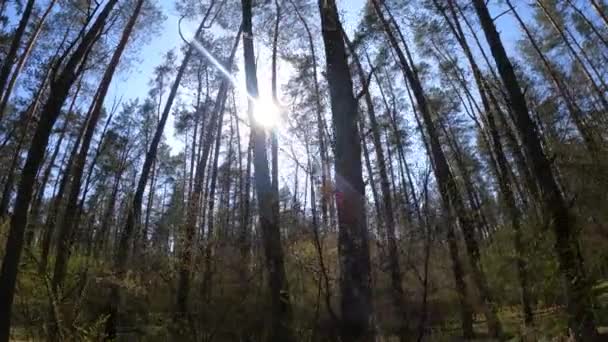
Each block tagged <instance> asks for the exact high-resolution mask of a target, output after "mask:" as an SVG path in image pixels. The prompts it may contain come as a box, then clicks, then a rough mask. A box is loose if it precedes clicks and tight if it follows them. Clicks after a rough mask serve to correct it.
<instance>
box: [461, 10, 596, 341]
mask: <svg viewBox="0 0 608 342" xmlns="http://www.w3.org/2000/svg"><path fill="white" fill-rule="evenodd" d="M473 5H474V7H475V11H476V12H477V16H478V17H479V21H480V23H481V26H482V28H483V31H484V33H485V36H486V40H487V42H488V45H489V46H490V49H491V51H492V55H493V56H494V60H495V61H496V66H497V67H498V71H499V73H500V76H501V78H502V80H503V83H504V85H505V87H506V90H507V95H508V97H509V99H510V102H511V106H512V107H513V111H514V114H515V125H516V126H517V129H518V131H519V133H520V135H521V137H522V141H523V147H524V152H525V153H526V155H527V157H528V160H529V161H530V163H531V164H532V169H533V172H534V176H535V178H536V181H537V182H538V184H539V186H540V189H541V193H542V201H543V204H544V207H545V210H547V211H548V212H549V213H550V216H551V218H552V227H553V230H554V232H555V238H556V241H555V252H556V254H557V258H558V262H559V267H560V271H561V272H562V275H563V276H564V279H565V287H566V296H567V311H568V314H569V320H568V321H569V322H568V325H569V327H570V330H571V334H572V336H573V338H574V339H575V340H577V341H592V340H594V339H595V338H596V337H597V331H596V328H595V323H594V321H593V313H592V311H591V296H590V284H589V283H588V280H587V278H586V274H585V270H584V269H583V268H582V262H581V258H582V257H581V253H580V249H579V246H578V241H577V234H576V232H575V229H574V227H573V221H572V217H571V213H570V211H569V208H568V205H567V204H566V201H565V199H564V197H563V196H562V193H561V192H560V190H559V187H558V184H557V181H556V180H555V176H554V174H553V171H552V169H551V163H550V162H549V160H548V159H547V157H546V156H545V154H544V152H543V149H542V147H541V143H540V139H539V137H538V135H537V132H536V129H535V125H534V122H533V121H532V119H531V118H530V114H529V113H530V112H529V110H528V104H527V103H526V99H525V97H524V94H523V93H522V90H521V88H520V86H519V81H518V79H517V76H516V75H515V72H514V70H513V66H512V65H511V61H510V60H509V57H508V56H507V53H506V51H505V49H504V46H503V45H502V42H501V40H500V37H499V35H498V32H497V31H496V27H495V26H494V23H493V20H492V17H491V16H490V12H489V11H488V8H487V7H486V4H485V2H484V1H483V0H473Z"/></svg>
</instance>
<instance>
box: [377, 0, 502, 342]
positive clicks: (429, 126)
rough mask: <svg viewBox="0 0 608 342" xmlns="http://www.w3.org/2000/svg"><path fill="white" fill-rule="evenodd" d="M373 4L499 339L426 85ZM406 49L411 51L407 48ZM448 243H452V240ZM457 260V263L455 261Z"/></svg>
mask: <svg viewBox="0 0 608 342" xmlns="http://www.w3.org/2000/svg"><path fill="white" fill-rule="evenodd" d="M372 4H373V6H374V8H375V11H376V14H377V16H378V18H379V19H380V21H381V23H382V25H383V26H384V31H385V33H386V34H387V37H388V39H389V41H390V43H391V45H392V47H393V50H394V51H395V52H396V53H397V56H398V57H399V62H400V64H401V67H402V70H403V73H404V77H405V78H406V80H407V82H408V83H409V84H410V86H411V87H412V91H413V93H414V97H415V98H416V102H417V104H418V110H419V111H420V113H421V114H422V119H423V121H424V125H425V127H426V131H427V134H428V139H429V147H430V152H431V154H432V159H433V160H434V164H433V165H434V171H435V177H436V178H437V183H438V185H439V190H440V194H441V197H442V200H443V203H444V207H445V209H446V210H448V211H449V210H450V209H451V211H452V212H453V214H454V215H455V216H456V218H457V221H458V224H459V226H460V228H461V230H462V232H463V235H464V240H465V245H466V249H467V254H468V256H469V263H470V265H471V272H472V276H473V281H474V283H475V285H476V287H477V288H478V290H479V294H480V297H481V299H482V304H483V305H482V309H483V311H484V315H485V316H486V320H487V325H488V331H489V334H490V336H492V337H495V338H497V337H499V336H501V335H502V327H501V324H500V321H499V320H498V316H497V314H496V307H495V303H494V301H493V299H492V295H491V293H490V289H489V286H488V281H487V279H486V275H485V273H484V272H483V270H482V268H481V261H480V254H479V245H478V242H477V240H476V238H475V235H474V226H475V224H474V221H473V220H472V219H471V217H469V215H468V213H467V209H466V208H465V206H464V204H463V202H462V198H461V197H460V194H459V193H458V188H457V185H456V181H455V179H454V176H453V174H452V172H451V171H450V168H449V166H448V163H447V160H446V157H445V154H444V152H443V150H442V149H441V144H440V142H439V136H438V133H437V131H436V129H435V124H434V122H433V119H432V116H431V113H430V109H429V108H428V105H427V100H426V95H425V94H424V90H423V89H422V85H421V83H420V80H419V79H418V75H417V72H416V71H415V70H413V69H412V67H411V66H410V65H412V61H411V57H410V54H409V52H408V59H409V63H408V59H406V57H405V55H404V54H403V52H402V51H401V48H400V47H399V45H398V42H397V39H396V37H395V36H394V33H393V31H392V30H393V29H392V28H391V26H390V24H389V22H388V21H387V20H386V19H385V18H384V14H383V12H382V9H381V7H380V3H379V2H378V0H373V1H372ZM401 37H402V36H401ZM401 40H402V43H403V44H405V40H404V39H403V38H402V39H401ZM404 46H405V47H407V45H404ZM406 51H407V50H406ZM449 231H452V229H449ZM452 233H453V232H452ZM448 240H451V239H450V238H448ZM453 257H454V256H453ZM453 260H455V259H454V258H453ZM463 321H464V320H463Z"/></svg>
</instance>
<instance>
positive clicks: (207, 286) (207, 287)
mask: <svg viewBox="0 0 608 342" xmlns="http://www.w3.org/2000/svg"><path fill="white" fill-rule="evenodd" d="M237 41H238V39H237ZM223 107H224V106H222V108H220V112H219V113H218V115H219V118H218V124H217V130H216V132H215V148H214V151H213V159H212V160H213V163H212V164H213V166H212V169H211V184H210V185H209V204H208V206H207V210H208V214H207V215H208V217H209V223H208V224H207V239H206V240H207V241H206V244H205V256H204V261H203V262H204V273H203V282H202V286H201V295H202V296H203V300H205V301H208V300H209V299H210V297H211V285H212V283H213V281H212V277H213V269H212V268H213V265H212V261H211V258H212V257H213V250H214V240H215V236H214V235H215V234H216V233H215V229H214V224H215V222H216V221H219V220H217V217H214V216H213V210H214V209H215V188H216V184H217V177H218V163H219V155H220V147H221V143H222V125H223V122H224V109H225V108H223ZM209 133H212V132H209ZM222 195H223V194H222ZM203 210H204V209H203Z"/></svg>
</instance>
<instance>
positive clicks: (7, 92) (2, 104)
mask: <svg viewBox="0 0 608 342" xmlns="http://www.w3.org/2000/svg"><path fill="white" fill-rule="evenodd" d="M56 3H57V0H51V1H50V2H49V4H48V5H47V7H46V10H45V11H44V13H43V14H42V16H41V17H40V20H39V21H38V24H36V26H35V28H34V31H33V32H32V35H31V37H30V39H28V41H27V43H26V44H25V47H24V50H23V53H22V54H21V56H20V57H19V60H18V61H17V64H16V66H15V70H14V71H13V73H12V75H11V78H10V80H9V81H8V84H7V85H6V89H4V88H0V119H1V117H2V115H3V114H2V113H4V110H5V109H6V105H7V104H8V101H9V100H10V97H11V94H12V92H13V88H14V86H15V83H16V82H17V79H18V78H19V75H20V74H21V71H22V70H23V66H24V65H25V62H27V60H28V57H29V56H30V53H31V52H32V50H33V48H34V45H35V43H36V40H37V39H38V36H39V35H40V32H41V31H42V27H43V26H44V22H45V21H46V18H47V17H48V15H49V14H50V13H51V10H52V9H53V7H54V6H55V4H56ZM5 82H6V81H5ZM2 91H4V93H3V94H2Z"/></svg>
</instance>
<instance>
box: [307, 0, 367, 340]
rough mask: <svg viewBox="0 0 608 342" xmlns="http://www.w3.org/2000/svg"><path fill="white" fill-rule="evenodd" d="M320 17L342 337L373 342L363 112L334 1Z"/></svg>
mask: <svg viewBox="0 0 608 342" xmlns="http://www.w3.org/2000/svg"><path fill="white" fill-rule="evenodd" d="M319 11H320V13H321V28H322V35H323V41H324V45H325V56H326V61H327V71H326V72H327V81H328V83H329V93H330V98H331V110H332V120H333V126H334V134H335V170H336V171H335V172H336V176H335V190H334V191H335V197H336V203H337V207H338V226H339V232H338V256H339V264H340V291H341V294H342V296H341V309H342V317H341V323H342V326H341V335H342V339H343V340H345V341H357V342H359V341H361V342H363V341H372V340H373V338H374V333H373V328H372V322H371V317H372V312H373V308H372V300H371V266H370V252H369V240H368V232H367V223H366V215H365V188H364V185H363V176H362V167H361V142H360V140H359V136H358V133H357V121H358V120H357V116H358V109H357V107H358V106H357V102H356V100H355V97H354V94H353V90H352V89H353V83H352V78H351V75H350V70H349V67H348V61H347V59H346V48H345V46H344V37H343V34H342V30H341V29H340V19H339V17H338V9H337V8H336V4H335V1H334V0H320V1H319Z"/></svg>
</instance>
